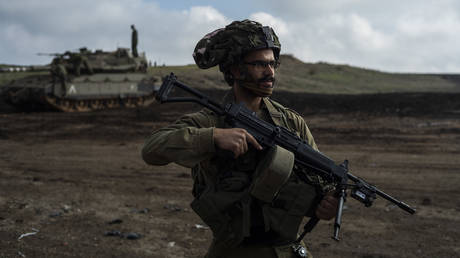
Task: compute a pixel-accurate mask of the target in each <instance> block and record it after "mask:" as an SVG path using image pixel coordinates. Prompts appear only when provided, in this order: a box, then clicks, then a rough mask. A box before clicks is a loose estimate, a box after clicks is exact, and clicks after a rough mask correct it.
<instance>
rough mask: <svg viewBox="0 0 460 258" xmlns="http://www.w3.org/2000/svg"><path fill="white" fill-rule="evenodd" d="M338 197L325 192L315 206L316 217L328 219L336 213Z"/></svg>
mask: <svg viewBox="0 0 460 258" xmlns="http://www.w3.org/2000/svg"><path fill="white" fill-rule="evenodd" d="M338 205H339V199H337V197H335V196H334V195H333V194H332V193H329V194H327V195H326V196H324V198H323V199H322V200H321V202H320V203H319V205H318V207H317V208H316V211H315V214H316V217H318V219H323V220H330V219H332V218H334V217H335V215H336V214H337V206H338Z"/></svg>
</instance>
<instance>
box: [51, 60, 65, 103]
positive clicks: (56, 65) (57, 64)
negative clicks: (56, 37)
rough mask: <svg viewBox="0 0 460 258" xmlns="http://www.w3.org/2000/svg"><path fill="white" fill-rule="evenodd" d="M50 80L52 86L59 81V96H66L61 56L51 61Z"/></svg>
mask: <svg viewBox="0 0 460 258" xmlns="http://www.w3.org/2000/svg"><path fill="white" fill-rule="evenodd" d="M51 78H52V80H53V85H56V83H57V82H58V81H59V82H60V85H61V89H60V95H61V96H62V97H63V96H65V94H66V81H67V70H66V69H65V66H64V61H63V57H62V56H57V57H55V58H53V61H51Z"/></svg>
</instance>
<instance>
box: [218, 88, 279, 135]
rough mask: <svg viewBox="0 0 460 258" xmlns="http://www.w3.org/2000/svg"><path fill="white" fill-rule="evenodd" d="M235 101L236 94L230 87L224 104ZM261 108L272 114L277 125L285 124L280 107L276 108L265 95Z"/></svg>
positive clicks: (223, 101) (272, 118)
mask: <svg viewBox="0 0 460 258" xmlns="http://www.w3.org/2000/svg"><path fill="white" fill-rule="evenodd" d="M234 102H235V94H234V93H233V89H230V90H229V91H228V92H227V93H226V94H225V96H224V98H223V99H222V105H223V106H225V105H227V104H229V103H234ZM260 108H261V109H264V110H267V111H268V113H269V114H270V117H271V120H272V121H273V123H274V124H275V125H277V126H280V125H283V123H282V121H281V120H282V113H281V112H280V111H278V109H276V108H275V106H274V105H273V104H272V102H271V100H270V98H268V97H265V98H262V105H261V107H260Z"/></svg>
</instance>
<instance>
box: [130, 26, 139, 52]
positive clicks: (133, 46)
mask: <svg viewBox="0 0 460 258" xmlns="http://www.w3.org/2000/svg"><path fill="white" fill-rule="evenodd" d="M131 30H132V32H131V52H132V53H133V56H134V57H138V56H139V54H138V53H137V39H138V37H137V30H136V28H135V27H134V24H132V25H131Z"/></svg>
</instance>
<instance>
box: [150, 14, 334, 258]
mask: <svg viewBox="0 0 460 258" xmlns="http://www.w3.org/2000/svg"><path fill="white" fill-rule="evenodd" d="M280 49H281V45H280V43H279V40H278V37H277V36H276V34H275V32H274V31H273V29H272V28H270V27H268V26H262V25H261V24H260V23H257V22H254V21H250V20H244V21H235V22H233V23H231V24H229V25H228V26H226V27H225V28H222V29H218V30H216V31H214V32H211V33H209V34H207V35H206V36H205V37H204V38H203V39H201V40H200V41H199V42H198V44H197V46H196V48H195V51H194V53H193V57H194V59H195V62H196V64H197V65H198V66H199V67H200V68H202V69H207V68H210V67H213V66H216V65H219V69H220V71H221V72H223V74H224V78H225V81H226V82H227V83H228V85H229V86H231V87H232V88H231V90H230V91H229V92H228V94H227V95H226V96H225V97H224V100H223V101H222V104H225V103H232V102H233V103H243V104H245V105H246V106H247V107H248V108H249V109H250V110H252V111H254V112H255V114H256V115H257V116H258V117H259V118H260V119H263V120H265V121H266V122H269V123H272V124H275V125H278V126H283V127H285V128H287V129H289V130H290V131H292V132H293V133H296V134H297V135H299V136H300V137H301V138H302V139H303V140H305V141H306V142H307V143H308V144H309V145H310V146H311V147H312V148H314V149H317V146H316V144H315V141H314V139H313V136H312V134H311V133H310V130H309V129H308V127H307V125H306V123H305V121H304V120H303V118H302V117H301V116H300V115H299V114H297V113H296V112H295V111H293V110H291V109H289V108H286V107H284V106H282V105H281V104H279V103H277V102H275V101H273V100H272V99H270V96H271V94H272V91H273V88H274V84H275V71H276V69H277V68H278V66H279V64H280V63H279V54H280ZM223 152H227V153H232V155H233V157H229V156H228V155H222V153H223ZM272 153H273V152H272V149H267V150H265V149H262V146H260V144H259V143H258V142H257V140H256V139H255V138H254V137H253V136H252V135H251V134H250V133H248V132H247V131H246V130H244V129H241V128H231V127H230V125H229V124H227V123H226V121H225V119H223V117H220V116H218V115H217V114H215V113H214V112H212V111H209V110H207V109H203V110H201V111H199V112H197V113H192V114H188V115H184V116H183V117H181V118H180V119H179V120H177V121H176V122H175V123H173V124H171V125H169V126H167V127H164V128H160V129H158V130H156V131H154V132H153V133H152V135H151V136H150V137H149V138H148V139H147V140H146V142H145V145H144V147H143V150H142V156H143V159H144V160H145V162H147V163H148V164H151V165H166V164H168V163H170V162H175V163H177V164H179V165H182V166H185V167H188V168H191V169H192V178H193V180H194V186H193V190H192V193H193V195H194V197H195V199H194V201H193V202H192V204H191V206H192V209H193V210H194V211H195V212H196V213H197V214H198V215H199V216H200V217H201V219H202V220H203V221H204V222H205V223H206V224H207V225H208V226H209V227H210V228H211V230H212V232H213V241H212V243H211V246H210V248H209V250H208V253H207V255H206V257H208V258H214V257H224V258H225V257H238V258H240V257H278V258H279V257H283V258H284V257H312V256H311V254H310V252H308V251H306V249H305V244H304V243H303V242H300V243H299V242H297V241H296V240H297V234H298V229H299V227H300V225H301V223H302V220H303V218H304V217H305V216H307V217H313V216H316V217H317V218H319V219H325V220H328V219H331V218H333V217H334V216H335V213H336V211H337V203H338V200H337V198H336V197H334V196H333V195H332V194H331V193H332V190H333V186H331V185H328V184H326V183H324V182H323V181H322V180H321V178H320V177H318V176H316V175H314V174H311V173H308V171H305V174H304V176H305V178H300V177H299V175H298V174H297V173H291V174H290V176H289V179H288V180H287V182H285V183H284V182H275V183H277V184H279V187H280V190H279V192H277V193H275V194H273V195H272V196H269V197H270V198H272V199H271V201H265V200H262V199H258V198H257V197H255V195H253V194H252V193H253V192H252V190H253V189H254V187H255V184H254V182H255V180H256V179H257V176H258V175H259V172H258V171H259V168H262V169H263V168H264V167H265V165H266V164H265V163H266V162H268V163H270V162H271V161H272V160H270V159H271V157H272V156H271V155H269V154H272ZM289 154H291V155H293V154H292V153H289ZM266 157H269V158H268V159H267V158H266ZM273 160H275V159H273ZM289 172H290V170H289ZM271 183H273V182H271ZM267 186H268V185H267ZM251 189H252V190H251ZM260 189H262V190H261V191H263V189H264V187H261V188H260ZM298 250H302V251H300V252H299V251H298Z"/></svg>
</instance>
